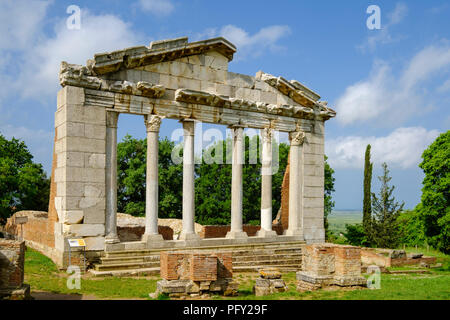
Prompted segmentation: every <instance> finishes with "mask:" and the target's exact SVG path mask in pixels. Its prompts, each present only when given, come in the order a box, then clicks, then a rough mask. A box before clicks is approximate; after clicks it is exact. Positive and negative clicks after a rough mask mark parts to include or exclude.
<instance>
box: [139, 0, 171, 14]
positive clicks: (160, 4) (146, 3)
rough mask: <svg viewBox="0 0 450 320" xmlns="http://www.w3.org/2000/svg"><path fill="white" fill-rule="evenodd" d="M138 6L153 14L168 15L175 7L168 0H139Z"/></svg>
mask: <svg viewBox="0 0 450 320" xmlns="http://www.w3.org/2000/svg"><path fill="white" fill-rule="evenodd" d="M139 6H140V8H141V9H142V10H144V11H146V12H150V13H153V14H155V15H168V14H170V13H172V11H173V10H174V9H175V6H174V5H173V3H172V2H171V1H170V0H139Z"/></svg>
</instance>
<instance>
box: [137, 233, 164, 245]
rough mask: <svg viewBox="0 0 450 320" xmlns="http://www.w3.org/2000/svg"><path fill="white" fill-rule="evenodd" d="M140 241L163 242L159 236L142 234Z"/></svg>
mask: <svg viewBox="0 0 450 320" xmlns="http://www.w3.org/2000/svg"><path fill="white" fill-rule="evenodd" d="M142 241H143V242H147V243H148V242H161V241H164V238H163V236H162V235H161V234H159V233H157V234H145V233H144V234H143V235H142Z"/></svg>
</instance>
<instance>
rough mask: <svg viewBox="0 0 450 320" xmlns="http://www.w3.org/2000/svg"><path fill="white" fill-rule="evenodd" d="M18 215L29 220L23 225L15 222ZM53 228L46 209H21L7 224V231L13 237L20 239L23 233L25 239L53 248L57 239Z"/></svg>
mask: <svg viewBox="0 0 450 320" xmlns="http://www.w3.org/2000/svg"><path fill="white" fill-rule="evenodd" d="M17 216H26V217H28V222H27V223H25V224H22V225H17V224H15V223H14V219H15V217H17ZM52 231H53V228H52V227H51V224H50V223H49V219H48V214H47V212H44V211H19V212H16V213H14V214H13V215H12V216H11V217H10V218H8V220H7V221H6V225H5V232H6V233H7V234H8V236H10V237H11V238H14V239H18V238H19V237H21V236H22V234H23V239H24V240H27V241H32V242H35V243H39V244H42V245H43V246H48V247H50V248H53V247H54V246H55V239H54V236H53V234H52Z"/></svg>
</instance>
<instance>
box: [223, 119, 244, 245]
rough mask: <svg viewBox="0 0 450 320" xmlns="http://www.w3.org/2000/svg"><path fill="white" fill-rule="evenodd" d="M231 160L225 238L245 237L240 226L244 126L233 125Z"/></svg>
mask: <svg viewBox="0 0 450 320" xmlns="http://www.w3.org/2000/svg"><path fill="white" fill-rule="evenodd" d="M231 130H232V133H233V160H232V171H231V230H230V231H229V232H228V233H227V235H226V237H227V238H247V233H245V232H244V230H243V226H242V202H243V201H242V199H243V186H242V165H243V164H244V128H243V127H240V126H233V127H232V128H231Z"/></svg>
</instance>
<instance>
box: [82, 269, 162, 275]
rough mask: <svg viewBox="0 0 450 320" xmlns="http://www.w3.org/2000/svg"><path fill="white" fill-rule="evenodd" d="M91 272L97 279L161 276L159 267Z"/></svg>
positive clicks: (91, 270) (92, 270)
mask: <svg viewBox="0 0 450 320" xmlns="http://www.w3.org/2000/svg"><path fill="white" fill-rule="evenodd" d="M89 272H90V273H91V274H92V275H93V276H95V277H107V276H114V277H127V276H148V275H159V267H157V268H138V269H119V270H104V271H98V270H94V269H90V270H89Z"/></svg>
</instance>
